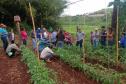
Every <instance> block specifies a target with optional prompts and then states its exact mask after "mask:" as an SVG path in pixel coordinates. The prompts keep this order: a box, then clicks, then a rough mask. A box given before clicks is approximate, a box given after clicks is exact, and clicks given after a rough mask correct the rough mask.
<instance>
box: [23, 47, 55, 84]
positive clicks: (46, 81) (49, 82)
mask: <svg viewBox="0 0 126 84" xmlns="http://www.w3.org/2000/svg"><path fill="white" fill-rule="evenodd" d="M21 49H22V61H24V62H25V63H26V64H27V66H28V68H29V71H28V72H29V73H30V75H31V83H33V84H56V83H55V81H54V80H53V79H52V78H51V76H50V74H51V72H50V71H49V70H48V68H46V67H45V63H44V62H39V61H38V59H37V57H36V56H35V54H34V53H33V52H32V51H31V50H30V49H28V48H26V47H24V46H22V48H21Z"/></svg>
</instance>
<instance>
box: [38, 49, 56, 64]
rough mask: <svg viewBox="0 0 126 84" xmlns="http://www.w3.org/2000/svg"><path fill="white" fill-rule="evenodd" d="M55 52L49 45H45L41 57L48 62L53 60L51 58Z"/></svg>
mask: <svg viewBox="0 0 126 84" xmlns="http://www.w3.org/2000/svg"><path fill="white" fill-rule="evenodd" d="M53 56H54V52H53V51H52V50H51V48H49V47H45V48H44V49H43V50H42V51H41V54H40V58H41V59H43V60H45V61H46V62H51V58H53Z"/></svg>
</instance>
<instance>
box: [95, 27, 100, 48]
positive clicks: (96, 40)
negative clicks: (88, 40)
mask: <svg viewBox="0 0 126 84" xmlns="http://www.w3.org/2000/svg"><path fill="white" fill-rule="evenodd" d="M99 36H100V35H99V31H98V29H97V28H96V29H95V32H94V38H93V46H94V48H97V47H98V43H99Z"/></svg>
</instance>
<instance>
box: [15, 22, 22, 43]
mask: <svg viewBox="0 0 126 84" xmlns="http://www.w3.org/2000/svg"><path fill="white" fill-rule="evenodd" d="M16 26H17V29H18V35H19V40H18V41H19V42H18V44H19V45H21V42H22V40H21V33H20V23H19V22H16Z"/></svg>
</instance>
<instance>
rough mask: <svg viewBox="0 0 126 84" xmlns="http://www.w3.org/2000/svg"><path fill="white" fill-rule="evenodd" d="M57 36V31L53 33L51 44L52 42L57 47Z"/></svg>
mask: <svg viewBox="0 0 126 84" xmlns="http://www.w3.org/2000/svg"><path fill="white" fill-rule="evenodd" d="M56 36H57V32H56V30H54V31H53V32H52V34H51V42H52V44H53V45H54V46H56V41H57V38H56Z"/></svg>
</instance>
